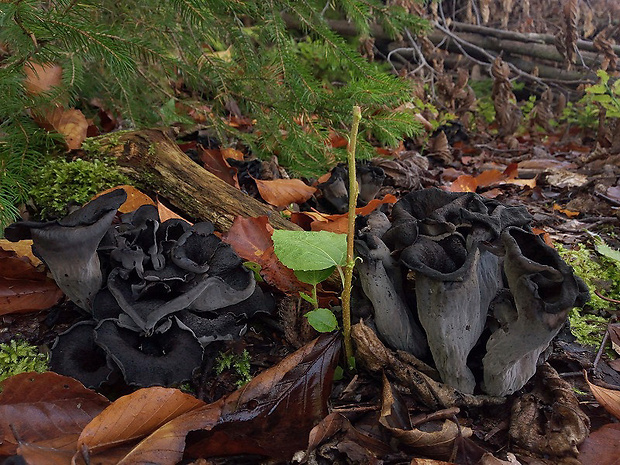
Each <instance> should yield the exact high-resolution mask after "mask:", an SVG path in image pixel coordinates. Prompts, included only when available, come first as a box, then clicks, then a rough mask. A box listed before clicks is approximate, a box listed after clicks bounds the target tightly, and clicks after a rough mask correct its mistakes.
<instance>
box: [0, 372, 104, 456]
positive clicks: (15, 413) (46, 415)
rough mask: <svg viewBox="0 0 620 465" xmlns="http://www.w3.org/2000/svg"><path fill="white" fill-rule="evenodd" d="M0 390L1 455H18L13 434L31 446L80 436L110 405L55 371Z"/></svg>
mask: <svg viewBox="0 0 620 465" xmlns="http://www.w3.org/2000/svg"><path fill="white" fill-rule="evenodd" d="M0 387H1V388H2V392H0V455H3V454H5V455H10V454H14V453H15V450H16V448H17V440H16V439H15V437H14V435H13V431H15V433H16V434H17V435H18V436H19V439H20V441H24V442H27V443H36V442H40V441H46V440H55V439H56V438H58V437H60V436H66V435H71V434H79V433H80V432H81V431H82V429H83V428H84V427H85V426H86V425H87V424H88V423H89V422H90V421H91V420H92V419H93V418H94V417H95V416H97V415H98V414H99V412H101V411H102V410H103V409H104V408H105V407H107V406H108V405H109V403H110V402H109V401H108V399H106V398H105V397H103V396H102V395H99V394H97V393H96V392H95V391H92V390H90V389H86V388H85V387H84V385H82V384H81V383H80V382H79V381H76V380H75V379H73V378H69V377H68V376H62V375H58V374H56V373H52V372H46V373H21V374H19V375H15V376H12V377H10V378H7V379H5V380H4V381H3V382H2V383H1V384H0Z"/></svg>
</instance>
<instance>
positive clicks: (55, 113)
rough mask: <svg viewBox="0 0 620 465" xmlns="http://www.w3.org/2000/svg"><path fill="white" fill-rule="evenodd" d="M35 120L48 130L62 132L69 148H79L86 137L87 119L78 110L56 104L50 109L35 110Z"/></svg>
mask: <svg viewBox="0 0 620 465" xmlns="http://www.w3.org/2000/svg"><path fill="white" fill-rule="evenodd" d="M35 121H36V122H37V124H38V125H39V126H41V127H42V128H44V129H47V130H48V131H51V130H54V131H56V132H58V133H59V134H62V135H63V136H64V138H65V144H66V145H67V148H68V149H69V150H76V149H79V148H80V147H81V146H82V142H84V139H86V132H87V130H88V121H87V120H86V117H85V116H84V114H83V113H82V112H81V111H80V110H75V109H69V110H67V109H65V108H64V107H62V106H57V107H55V108H54V109H52V110H46V111H42V112H37V113H36V115H35Z"/></svg>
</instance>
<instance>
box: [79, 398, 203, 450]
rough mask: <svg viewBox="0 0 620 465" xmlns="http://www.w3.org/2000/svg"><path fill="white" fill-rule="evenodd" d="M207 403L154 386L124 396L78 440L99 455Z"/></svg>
mask: <svg viewBox="0 0 620 465" xmlns="http://www.w3.org/2000/svg"><path fill="white" fill-rule="evenodd" d="M204 405H205V403H204V402H203V401H201V400H199V399H196V398H195V397H194V396H191V395H189V394H185V393H183V392H181V391H179V390H178V389H171V388H164V387H151V388H145V389H139V390H137V391H135V392H133V393H131V394H129V395H127V396H123V397H121V398H119V399H117V400H116V401H114V402H113V403H112V404H111V405H109V406H108V407H106V409H105V410H103V411H102V412H101V413H100V414H99V415H97V416H96V417H95V418H93V420H92V421H91V422H90V423H89V424H88V425H86V427H85V428H84V430H83V431H82V433H81V434H80V437H79V439H78V441H77V447H78V450H79V449H80V448H81V447H82V446H86V447H87V448H88V450H89V451H90V453H91V454H92V453H96V452H98V451H102V450H105V449H109V448H112V447H117V446H118V445H120V444H123V443H126V442H131V441H134V440H136V439H141V438H143V437H145V436H147V435H148V434H150V433H152V432H153V431H155V430H157V429H158V428H159V427H161V426H163V425H164V424H166V423H167V422H169V421H170V420H172V419H174V418H176V417H178V416H179V415H182V414H184V413H185V412H189V411H191V410H194V409H196V408H198V407H202V406H204Z"/></svg>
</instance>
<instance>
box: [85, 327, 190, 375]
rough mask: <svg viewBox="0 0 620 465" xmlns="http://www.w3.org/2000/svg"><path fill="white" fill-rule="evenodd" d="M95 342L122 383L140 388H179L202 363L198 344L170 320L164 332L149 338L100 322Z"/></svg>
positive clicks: (187, 332) (188, 332)
mask: <svg viewBox="0 0 620 465" xmlns="http://www.w3.org/2000/svg"><path fill="white" fill-rule="evenodd" d="M95 341H96V342H97V344H99V345H100V346H101V347H103V348H104V350H105V351H106V352H107V353H108V355H109V356H110V357H111V358H112V359H113V360H114V361H115V362H116V364H117V365H118V366H119V368H120V369H121V372H122V373H123V376H124V378H125V382H126V383H127V384H132V385H135V386H140V387H148V386H172V385H175V384H180V383H182V382H184V381H187V380H188V379H190V378H191V376H192V372H193V371H194V369H195V368H196V367H198V366H200V363H201V361H202V346H201V345H200V342H198V339H196V336H194V334H193V333H192V332H191V331H188V330H185V329H181V328H180V327H179V324H178V323H177V321H176V320H174V319H173V321H172V324H171V326H170V328H169V329H168V330H167V331H166V332H164V333H162V334H158V333H155V334H153V335H151V336H149V337H144V336H142V335H140V334H138V333H136V332H134V331H131V330H129V329H125V328H119V327H118V326H117V325H116V324H115V322H114V320H104V321H102V322H101V323H100V324H99V325H98V326H97V328H95Z"/></svg>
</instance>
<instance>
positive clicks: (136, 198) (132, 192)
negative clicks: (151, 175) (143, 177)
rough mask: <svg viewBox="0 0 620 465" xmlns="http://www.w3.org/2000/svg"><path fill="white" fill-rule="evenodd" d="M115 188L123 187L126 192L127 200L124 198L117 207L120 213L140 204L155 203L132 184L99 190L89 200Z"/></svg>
mask: <svg viewBox="0 0 620 465" xmlns="http://www.w3.org/2000/svg"><path fill="white" fill-rule="evenodd" d="M116 189H123V190H124V191H125V192H126V193H127V200H125V202H123V204H122V205H121V206H120V207H119V208H118V211H119V212H121V213H129V212H132V211H134V210H137V209H138V208H140V207H141V206H142V205H155V202H153V199H151V198H150V197H149V196H148V195H146V194H145V193H144V192H142V191H141V190H139V189H137V188H135V187H133V186H130V185H128V184H123V185H120V186H115V187H111V188H110V189H106V190H104V191H101V192H99V193H98V194H97V195H95V196H94V197H93V198H92V199H91V200H94V199H96V198H97V197H101V196H102V195H105V194H107V193H109V192H112V191H115V190H116Z"/></svg>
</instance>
